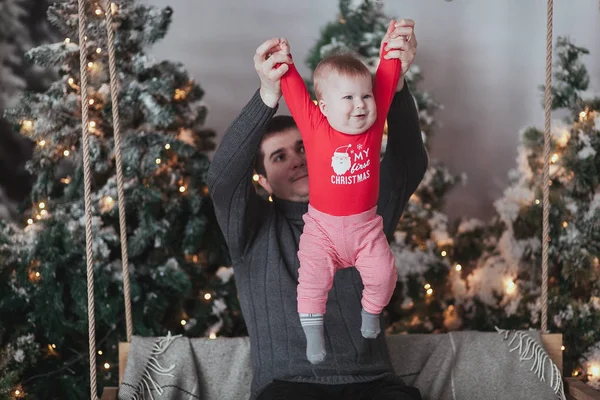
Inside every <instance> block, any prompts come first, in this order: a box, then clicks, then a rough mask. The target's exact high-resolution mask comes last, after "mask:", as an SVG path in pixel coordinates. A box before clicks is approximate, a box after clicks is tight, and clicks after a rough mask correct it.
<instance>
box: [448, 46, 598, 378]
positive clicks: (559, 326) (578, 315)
mask: <svg viewBox="0 0 600 400" xmlns="http://www.w3.org/2000/svg"><path fill="white" fill-rule="evenodd" d="M555 47H556V58H557V61H556V62H555V66H554V71H555V72H554V74H553V86H552V88H551V93H552V109H553V110H554V115H557V114H559V113H562V114H566V117H565V118H564V120H562V121H559V122H556V123H554V124H553V127H552V144H551V148H552V151H551V158H550V163H551V164H550V179H551V181H550V220H549V222H550V240H549V293H548V298H549V306H548V316H549V321H548V328H549V330H550V332H560V333H562V334H563V344H564V352H563V357H564V374H565V375H566V376H569V375H571V374H572V375H573V376H580V377H581V376H583V377H584V378H585V379H586V380H588V381H589V383H590V384H591V385H592V386H595V387H596V388H597V389H600V318H599V317H598V316H599V315H600V313H599V311H600V280H599V278H600V265H599V262H598V257H599V256H600V113H599V111H600V97H597V96H596V97H594V96H592V95H591V94H590V93H589V92H588V91H587V90H588V85H589V76H588V73H587V70H586V68H585V65H584V64H583V62H582V59H581V58H582V56H583V55H585V54H588V51H587V50H586V49H584V48H581V47H577V46H575V45H574V44H573V43H572V42H570V41H569V40H568V39H566V38H563V37H560V38H558V39H557V42H556V46H555ZM543 146H544V134H543V131H541V130H540V129H538V128H536V127H527V128H525V129H524V130H523V131H522V132H521V144H520V146H519V148H518V157H517V163H518V168H516V169H515V170H513V171H511V173H510V186H509V187H508V188H507V189H506V190H505V192H504V195H503V196H502V198H500V199H499V200H498V201H497V202H496V204H495V206H496V210H497V217H496V218H495V219H494V220H493V221H491V222H490V223H489V224H488V225H487V226H486V227H485V228H484V229H482V230H481V232H479V237H480V238H479V239H477V241H474V240H465V241H464V243H465V244H467V243H468V244H469V245H468V246H467V245H465V246H464V248H472V249H473V248H474V249H478V252H480V253H481V256H480V257H475V256H476V255H477V254H476V253H473V252H471V253H470V255H471V257H466V259H465V260H459V259H456V258H455V255H456V257H458V256H459V254H455V252H453V254H452V256H453V258H454V259H455V261H456V262H461V264H462V267H463V268H462V271H454V272H453V273H452V274H451V277H450V280H449V285H448V288H449V289H450V292H451V293H452V294H451V295H449V297H452V298H454V299H455V303H454V307H456V308H455V309H454V312H455V313H456V314H457V315H458V317H457V318H458V319H459V320H461V319H462V321H461V322H462V324H460V327H462V328H464V329H479V330H490V329H493V328H494V326H495V325H498V326H499V327H501V328H507V329H527V328H534V329H539V327H540V318H541V311H540V310H541V307H542V304H541V298H540V296H541V271H542V268H541V253H542V243H541V238H542V184H543V182H542V180H543V174H542V168H543V164H544V159H543ZM465 239H468V238H465ZM471 239H474V238H473V237H472V238H471ZM455 250H456V249H454V251H455ZM464 254H468V252H463V255H464Z"/></svg>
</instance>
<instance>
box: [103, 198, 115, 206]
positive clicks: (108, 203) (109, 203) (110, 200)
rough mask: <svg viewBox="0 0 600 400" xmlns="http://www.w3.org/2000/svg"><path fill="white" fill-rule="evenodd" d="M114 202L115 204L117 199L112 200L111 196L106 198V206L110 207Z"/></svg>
mask: <svg viewBox="0 0 600 400" xmlns="http://www.w3.org/2000/svg"><path fill="white" fill-rule="evenodd" d="M114 202H115V199H113V198H112V197H110V196H106V197H105V198H104V204H106V205H107V206H110V205H112V204H113V203H114Z"/></svg>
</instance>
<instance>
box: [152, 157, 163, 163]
mask: <svg viewBox="0 0 600 400" xmlns="http://www.w3.org/2000/svg"><path fill="white" fill-rule="evenodd" d="M154 162H156V164H160V163H161V162H162V160H161V159H160V158H157V159H156V160H154Z"/></svg>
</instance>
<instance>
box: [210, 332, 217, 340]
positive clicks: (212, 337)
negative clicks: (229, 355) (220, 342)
mask: <svg viewBox="0 0 600 400" xmlns="http://www.w3.org/2000/svg"><path fill="white" fill-rule="evenodd" d="M208 338H209V339H216V338H217V334H216V333H214V332H211V333H210V335H208Z"/></svg>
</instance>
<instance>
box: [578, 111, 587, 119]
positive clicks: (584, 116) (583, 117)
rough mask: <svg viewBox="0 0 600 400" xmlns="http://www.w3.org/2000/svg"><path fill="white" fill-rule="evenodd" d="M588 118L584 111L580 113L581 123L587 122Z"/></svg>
mask: <svg viewBox="0 0 600 400" xmlns="http://www.w3.org/2000/svg"><path fill="white" fill-rule="evenodd" d="M586 117H587V111H582V112H580V113H579V121H585V118H586Z"/></svg>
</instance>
